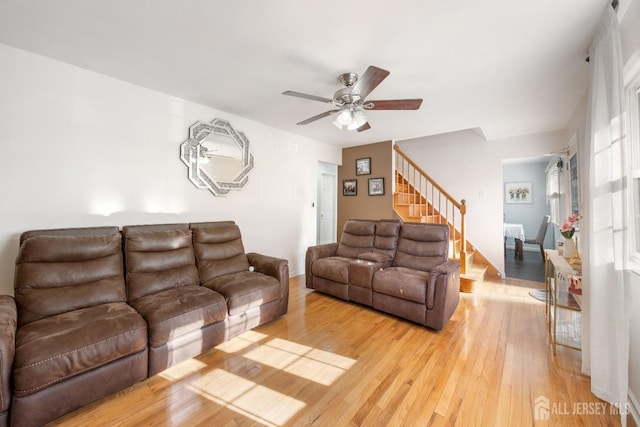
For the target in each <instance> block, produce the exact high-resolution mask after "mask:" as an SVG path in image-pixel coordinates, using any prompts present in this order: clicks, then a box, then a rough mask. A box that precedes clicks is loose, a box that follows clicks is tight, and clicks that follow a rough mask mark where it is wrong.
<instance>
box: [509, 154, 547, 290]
mask: <svg viewBox="0 0 640 427" xmlns="http://www.w3.org/2000/svg"><path fill="white" fill-rule="evenodd" d="M550 160H551V159H550V156H541V157H536V158H523V159H509V160H504V161H503V163H502V177H503V220H504V222H505V223H507V224H511V227H510V228H506V229H510V230H511V231H513V230H514V229H520V230H523V231H524V236H523V237H526V238H527V239H531V240H535V239H537V235H538V233H539V230H540V228H541V223H542V221H543V218H544V217H545V215H549V214H550V205H549V203H548V200H547V177H546V169H547V167H548V165H549V162H550ZM514 191H515V192H520V193H522V194H524V196H523V195H522V194H521V195H518V194H516V195H515V196H514ZM521 233H522V231H520V233H518V234H521ZM507 234H511V233H507ZM507 234H505V236H506V235H507ZM522 241H524V239H523V240H522ZM515 243H516V238H515V236H511V235H510V236H509V237H506V239H505V245H504V246H505V250H504V257H505V258H504V264H505V276H506V277H510V278H515V279H521V280H530V281H534V282H544V259H543V257H542V255H541V254H540V246H539V245H536V244H531V245H528V244H525V245H523V246H522V249H524V250H519V252H520V254H519V255H518V256H516V251H515ZM543 246H544V248H545V249H552V248H554V247H555V243H554V231H553V227H552V226H548V227H547V230H546V234H545V238H544V244H543Z"/></svg>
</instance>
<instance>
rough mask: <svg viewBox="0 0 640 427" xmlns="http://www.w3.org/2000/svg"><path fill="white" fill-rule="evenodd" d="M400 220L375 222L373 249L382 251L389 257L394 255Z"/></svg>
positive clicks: (378, 251)
mask: <svg viewBox="0 0 640 427" xmlns="http://www.w3.org/2000/svg"><path fill="white" fill-rule="evenodd" d="M401 224H402V222H401V221H400V220H380V221H378V222H377V223H376V235H375V238H374V240H373V251H374V252H376V253H382V254H384V255H386V256H387V257H389V258H393V257H394V256H395V255H396V250H397V249H398V236H399V234H400V225H401Z"/></svg>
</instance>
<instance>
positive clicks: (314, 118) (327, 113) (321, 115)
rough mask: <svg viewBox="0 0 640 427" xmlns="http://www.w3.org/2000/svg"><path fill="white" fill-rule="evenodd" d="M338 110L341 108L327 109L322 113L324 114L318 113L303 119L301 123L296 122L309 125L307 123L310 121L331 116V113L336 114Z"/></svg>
mask: <svg viewBox="0 0 640 427" xmlns="http://www.w3.org/2000/svg"><path fill="white" fill-rule="evenodd" d="M338 111H340V110H329V111H325V112H324V113H322V114H318V115H317V116H313V117H310V118H308V119H307V120H303V121H301V122H300V123H296V124H298V125H307V124H309V123H311V122H315V121H316V120H318V119H321V118H323V117H327V116H330V115H332V114H335V113H337V112H338Z"/></svg>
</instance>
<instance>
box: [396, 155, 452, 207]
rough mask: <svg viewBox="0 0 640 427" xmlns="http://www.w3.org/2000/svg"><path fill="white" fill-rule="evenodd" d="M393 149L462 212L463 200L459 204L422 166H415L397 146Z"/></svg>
mask: <svg viewBox="0 0 640 427" xmlns="http://www.w3.org/2000/svg"><path fill="white" fill-rule="evenodd" d="M393 149H394V150H396V151H397V152H398V153H400V155H401V156H402V157H404V159H405V160H406V161H407V163H409V164H410V165H411V166H413V167H414V169H415V170H417V171H418V172H420V173H421V174H422V176H424V177H425V178H426V179H427V181H429V182H431V183H432V184H433V186H434V187H435V188H437V189H438V191H439V192H440V193H442V194H443V195H444V196H445V197H446V198H447V199H449V200H450V201H451V203H453V204H454V205H455V207H456V208H458V209H460V210H462V205H463V204H464V200H462V202H458V201H457V200H456V199H455V198H453V196H452V195H451V194H449V193H447V190H445V189H444V188H442V187H441V186H440V184H438V183H437V182H436V181H435V180H434V179H433V178H431V177H430V176H429V174H428V173H426V172H425V171H423V170H422V168H421V167H420V166H418V165H417V164H415V162H414V161H413V160H411V159H410V158H409V156H407V154H406V153H405V152H404V151H402V150H401V149H400V148H399V147H398V146H397V145H395V144H394V146H393Z"/></svg>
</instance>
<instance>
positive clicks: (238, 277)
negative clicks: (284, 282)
mask: <svg viewBox="0 0 640 427" xmlns="http://www.w3.org/2000/svg"><path fill="white" fill-rule="evenodd" d="M202 285H203V286H206V287H207V288H210V289H213V290H214V291H217V292H220V293H221V294H222V295H224V297H225V299H226V300H227V306H228V309H229V315H230V316H233V315H234V314H238V313H244V312H245V311H247V310H249V309H251V308H254V307H259V306H261V305H263V304H266V303H268V302H271V301H275V300H277V299H278V298H280V282H278V280H277V279H276V278H274V277H271V276H267V275H266V274H262V273H258V272H251V271H243V272H240V273H233V274H226V275H224V276H219V277H214V278H213V279H211V280H209V281H208V282H205V283H203V284H202Z"/></svg>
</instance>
